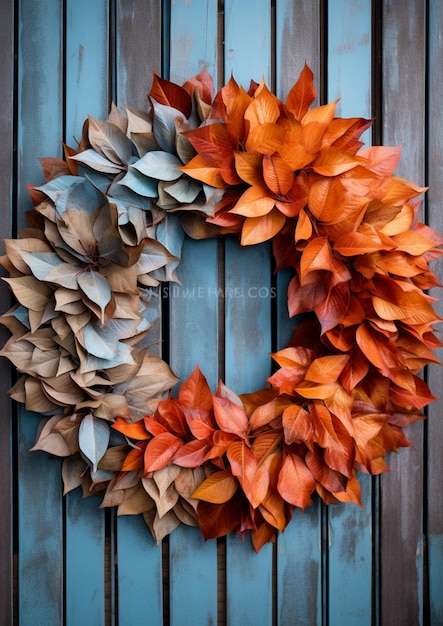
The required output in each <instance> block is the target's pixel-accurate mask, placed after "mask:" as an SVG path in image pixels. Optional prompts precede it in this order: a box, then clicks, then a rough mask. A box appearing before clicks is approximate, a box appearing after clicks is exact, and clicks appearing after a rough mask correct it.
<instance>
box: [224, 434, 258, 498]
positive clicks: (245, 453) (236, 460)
mask: <svg viewBox="0 0 443 626" xmlns="http://www.w3.org/2000/svg"><path fill="white" fill-rule="evenodd" d="M226 455H227V457H228V460H229V463H230V469H231V472H232V474H233V475H234V476H237V478H238V480H239V482H240V485H241V486H242V489H243V491H244V493H245V496H246V497H247V498H248V500H249V502H252V487H253V484H254V480H255V475H256V472H257V460H256V458H255V456H254V454H253V452H252V450H251V449H250V448H248V446H246V445H245V443H244V441H233V442H232V443H231V444H230V445H229V447H228V449H227V451H226Z"/></svg>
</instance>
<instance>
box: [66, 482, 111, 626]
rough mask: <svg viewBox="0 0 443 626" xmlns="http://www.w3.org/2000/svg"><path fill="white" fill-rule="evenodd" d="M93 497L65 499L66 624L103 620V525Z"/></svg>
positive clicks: (76, 495) (75, 495) (101, 515)
mask: <svg viewBox="0 0 443 626" xmlns="http://www.w3.org/2000/svg"><path fill="white" fill-rule="evenodd" d="M99 503H100V501H99V500H98V499H97V498H94V497H92V498H87V499H86V500H84V499H83V498H82V494H81V492H80V490H76V491H75V492H74V493H72V494H71V495H70V497H69V499H68V500H67V502H66V563H65V568H66V626H77V625H78V624H88V623H90V624H103V623H104V620H105V572H104V567H103V563H104V559H105V525H104V512H103V510H99V509H98V506H99Z"/></svg>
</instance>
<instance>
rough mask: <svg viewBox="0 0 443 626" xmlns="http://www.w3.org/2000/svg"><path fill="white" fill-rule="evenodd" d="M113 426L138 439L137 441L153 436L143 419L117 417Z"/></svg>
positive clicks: (131, 437)
mask: <svg viewBox="0 0 443 626" xmlns="http://www.w3.org/2000/svg"><path fill="white" fill-rule="evenodd" d="M111 427H112V428H114V429H115V430H118V431H119V432H120V433H123V434H124V435H126V436H127V437H129V438H130V439H136V440H137V441H142V440H144V439H150V438H151V434H150V433H149V432H148V431H147V430H146V428H145V424H144V421H143V420H139V421H138V422H128V421H127V420H125V419H123V417H117V418H116V420H115V422H114V423H113V424H111Z"/></svg>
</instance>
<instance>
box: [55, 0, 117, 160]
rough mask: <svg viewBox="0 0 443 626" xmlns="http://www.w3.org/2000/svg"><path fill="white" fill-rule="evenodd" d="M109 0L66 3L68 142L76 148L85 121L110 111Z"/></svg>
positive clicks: (68, 1)
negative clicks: (89, 117)
mask: <svg viewBox="0 0 443 626" xmlns="http://www.w3.org/2000/svg"><path fill="white" fill-rule="evenodd" d="M108 13H109V7H108V1H107V0H94V2H90V0H67V3H66V49H65V55H66V127H65V134H66V143H67V144H68V145H69V146H72V147H74V148H75V147H76V141H80V139H81V131H82V126H83V122H84V121H85V119H86V118H87V117H88V116H89V115H91V116H92V117H95V118H98V119H106V116H107V115H108V112H109V85H108V77H109V59H108V55H109V51H108V46H107V42H108V38H109V32H108V23H109V15H108Z"/></svg>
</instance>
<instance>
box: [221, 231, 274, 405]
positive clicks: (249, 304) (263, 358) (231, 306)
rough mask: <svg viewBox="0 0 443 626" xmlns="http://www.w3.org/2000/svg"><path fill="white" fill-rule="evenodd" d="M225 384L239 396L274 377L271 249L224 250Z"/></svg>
mask: <svg viewBox="0 0 443 626" xmlns="http://www.w3.org/2000/svg"><path fill="white" fill-rule="evenodd" d="M225 272H226V273H225V319H226V322H225V324H226V326H225V331H226V337H225V368H226V376H225V377H226V384H227V385H228V386H231V387H232V389H233V390H234V391H235V392H236V393H250V392H252V391H257V390H258V389H262V388H263V386H264V383H265V381H266V378H268V376H270V374H271V357H270V356H269V353H270V352H271V351H272V333H271V304H272V298H273V294H274V293H275V290H274V288H273V286H272V284H271V275H272V274H271V247H270V245H269V244H267V243H264V244H260V245H256V246H251V247H243V248H242V247H241V246H240V245H239V243H238V242H237V241H236V240H235V239H231V238H229V239H228V240H227V241H226V247H225Z"/></svg>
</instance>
